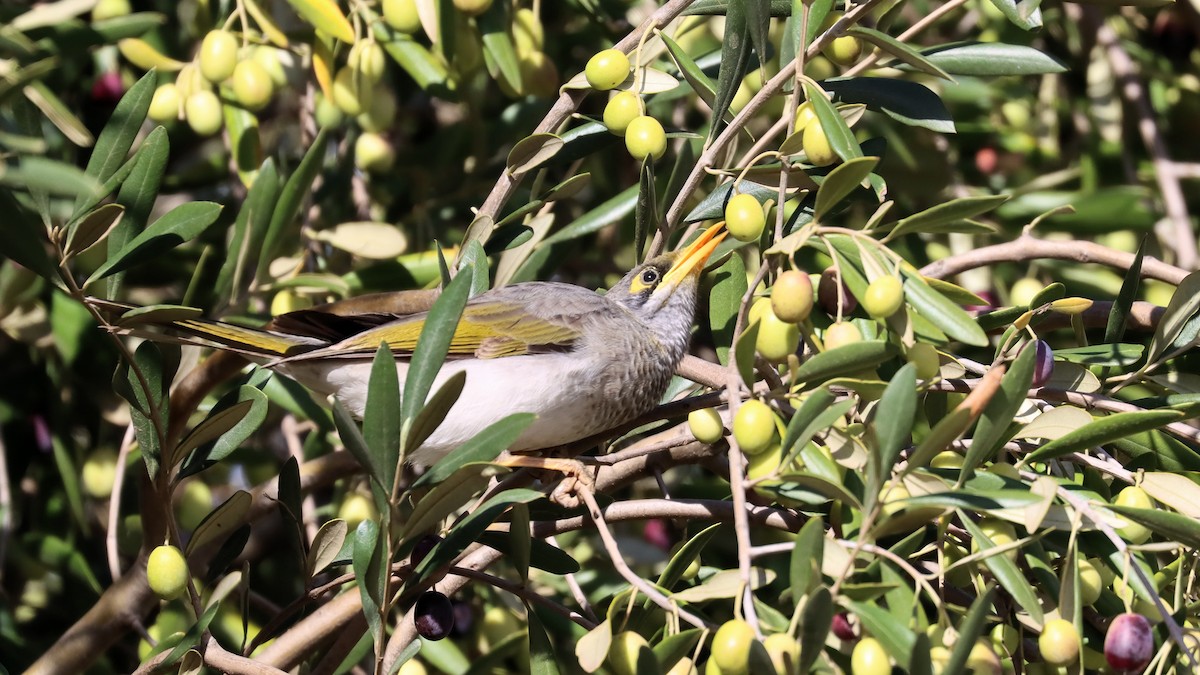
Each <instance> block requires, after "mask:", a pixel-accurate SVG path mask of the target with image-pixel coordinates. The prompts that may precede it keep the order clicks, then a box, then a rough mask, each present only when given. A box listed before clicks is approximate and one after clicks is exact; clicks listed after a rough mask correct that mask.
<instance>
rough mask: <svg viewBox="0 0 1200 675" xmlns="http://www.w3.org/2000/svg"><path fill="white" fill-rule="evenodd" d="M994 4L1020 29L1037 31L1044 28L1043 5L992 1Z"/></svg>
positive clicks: (1003, 0) (1023, 1) (1025, 1)
mask: <svg viewBox="0 0 1200 675" xmlns="http://www.w3.org/2000/svg"><path fill="white" fill-rule="evenodd" d="M992 4H993V5H995V6H996V9H998V10H1000V13H1001V14H1003V15H1004V16H1005V17H1006V18H1008V20H1009V21H1011V22H1012V24H1013V25H1014V26H1016V27H1018V28H1022V29H1024V30H1037V29H1038V28H1041V27H1042V10H1041V9H1039V5H1040V4H1041V3H1035V2H1029V1H1028V0H992Z"/></svg>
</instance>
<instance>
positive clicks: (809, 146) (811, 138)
mask: <svg viewBox="0 0 1200 675" xmlns="http://www.w3.org/2000/svg"><path fill="white" fill-rule="evenodd" d="M801 144H802V145H803V146H804V154H805V155H807V156H808V163H809V164H812V165H813V166H829V165H830V164H833V163H834V162H836V161H837V159H838V156H837V153H836V152H834V151H833V146H832V145H830V144H829V137H828V136H826V135H825V128H824V127H822V126H821V120H818V119H816V118H815V117H814V118H813V119H812V120H811V121H810V122H809V123H808V124H806V125H805V126H804V136H803V137H802V138H801Z"/></svg>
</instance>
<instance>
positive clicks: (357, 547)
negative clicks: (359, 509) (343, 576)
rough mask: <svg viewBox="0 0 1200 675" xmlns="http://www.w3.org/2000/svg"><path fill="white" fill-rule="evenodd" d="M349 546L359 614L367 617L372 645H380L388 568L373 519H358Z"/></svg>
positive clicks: (381, 541)
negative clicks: (359, 607)
mask: <svg viewBox="0 0 1200 675" xmlns="http://www.w3.org/2000/svg"><path fill="white" fill-rule="evenodd" d="M384 536H387V535H386V534H385V535H384ZM353 546H354V550H353V562H354V575H355V576H356V577H358V592H359V595H360V596H361V597H362V608H363V615H364V616H366V618H367V626H368V627H369V628H370V631H371V636H372V639H373V640H374V642H375V646H376V648H377V649H382V647H383V644H382V642H383V633H384V631H383V623H382V619H381V617H380V607H381V606H382V605H383V603H384V600H385V598H384V593H385V590H384V589H385V587H386V583H387V574H388V568H387V565H385V564H384V563H385V561H384V559H383V558H384V555H383V553H384V542H383V538H381V537H380V536H379V525H377V524H376V523H375V521H373V520H364V521H362V522H361V523H359V524H358V529H356V530H355V531H354V541H353Z"/></svg>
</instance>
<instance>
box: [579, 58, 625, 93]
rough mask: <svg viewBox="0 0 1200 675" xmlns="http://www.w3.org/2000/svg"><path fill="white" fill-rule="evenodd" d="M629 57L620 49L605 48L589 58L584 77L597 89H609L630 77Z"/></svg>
mask: <svg viewBox="0 0 1200 675" xmlns="http://www.w3.org/2000/svg"><path fill="white" fill-rule="evenodd" d="M629 68H630V64H629V57H628V56H626V55H625V52H623V51H621V50H619V49H605V50H604V51H601V52H599V53H597V54H595V55H594V56H592V58H590V59H588V62H587V66H585V67H584V69H583V74H584V77H586V78H587V82H588V84H589V85H591V87H592V89H595V90H597V91H608V90H609V89H614V88H616V86H617V85H619V84H621V83H622V82H624V81H625V79H626V78H627V77H629Z"/></svg>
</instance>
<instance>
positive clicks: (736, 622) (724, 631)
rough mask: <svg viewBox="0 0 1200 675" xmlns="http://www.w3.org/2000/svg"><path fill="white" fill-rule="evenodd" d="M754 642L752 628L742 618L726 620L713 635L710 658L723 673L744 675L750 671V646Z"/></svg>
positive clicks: (726, 674)
mask: <svg viewBox="0 0 1200 675" xmlns="http://www.w3.org/2000/svg"><path fill="white" fill-rule="evenodd" d="M753 644H754V629H753V628H751V627H750V624H749V623H746V622H745V621H743V620H742V619H731V620H729V621H726V622H725V623H724V624H722V625H721V627H720V628H718V629H717V634H716V635H714V636H713V641H712V658H713V659H714V660H715V661H716V662H717V666H718V667H719V668H720V669H721V672H722V673H723V674H724V675H746V674H747V673H748V672H750V647H751V646H752V645H753Z"/></svg>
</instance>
